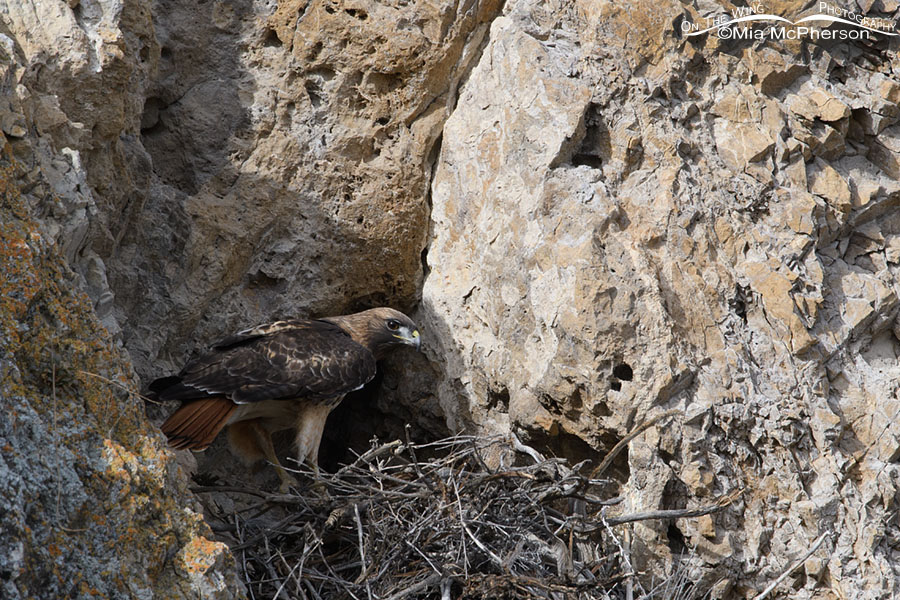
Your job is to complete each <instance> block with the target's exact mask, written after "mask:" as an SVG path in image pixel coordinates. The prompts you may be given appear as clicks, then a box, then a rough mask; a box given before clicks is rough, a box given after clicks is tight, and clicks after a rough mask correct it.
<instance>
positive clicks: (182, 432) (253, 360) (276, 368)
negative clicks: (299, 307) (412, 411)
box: [150, 308, 421, 490]
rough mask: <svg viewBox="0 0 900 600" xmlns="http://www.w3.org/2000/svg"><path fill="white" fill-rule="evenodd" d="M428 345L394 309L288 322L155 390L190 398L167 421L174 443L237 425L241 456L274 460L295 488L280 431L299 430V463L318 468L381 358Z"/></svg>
mask: <svg viewBox="0 0 900 600" xmlns="http://www.w3.org/2000/svg"><path fill="white" fill-rule="evenodd" d="M420 344H421V338H420V337H419V332H418V330H417V329H416V325H415V323H413V322H412V321H411V320H410V318H409V317H407V316H406V315H404V314H403V313H401V312H398V311H396V310H394V309H392V308H373V309H371V310H366V311H363V312H360V313H356V314H352V315H344V316H341V317H328V318H324V319H317V320H295V321H278V322H276V323H270V324H267V325H260V326H259V327H253V328H251V329H245V330H243V331H240V332H238V333H236V334H235V335H233V336H231V337H228V338H225V339H224V340H222V341H220V342H218V343H217V344H214V345H213V346H212V347H211V348H210V350H209V351H208V352H206V353H205V354H203V355H202V356H200V357H199V358H196V359H194V360H192V361H190V362H189V363H187V364H186V365H185V366H184V368H183V369H182V370H181V372H180V373H179V374H178V375H175V376H171V377H163V378H161V379H157V380H156V381H154V382H153V383H151V384H150V391H151V393H153V394H154V395H155V396H156V397H157V398H158V399H159V400H181V401H182V403H183V404H182V406H181V408H179V409H178V410H177V411H175V413H174V414H172V416H170V417H169V418H168V419H167V420H166V422H165V423H163V425H162V431H163V433H165V434H166V437H167V438H168V439H169V444H170V445H171V446H173V447H174V448H178V449H182V448H189V449H191V450H204V449H205V448H206V447H207V446H209V445H210V444H211V443H212V441H213V440H214V439H215V437H216V436H217V435H218V434H219V432H220V431H221V430H222V428H223V427H225V426H226V425H229V428H228V437H229V441H230V442H231V445H232V447H233V448H234V449H235V450H236V451H237V452H238V454H240V455H242V456H243V457H244V458H245V459H247V460H259V459H262V458H266V459H268V460H269V462H271V463H272V464H273V465H275V468H276V469H277V471H278V476H279V477H280V478H281V484H282V485H281V487H282V489H283V490H286V489H287V487H288V486H289V485H291V484H293V483H295V482H294V480H293V479H292V478H291V477H290V476H289V475H288V474H287V473H286V472H285V470H284V469H283V468H282V467H281V464H280V463H279V462H278V458H277V457H276V456H275V450H274V448H273V446H272V438H271V434H272V433H273V432H276V431H280V430H283V429H291V428H294V429H296V432H297V434H296V438H295V442H294V444H295V446H296V450H297V459H298V460H299V461H300V462H301V463H302V462H303V461H308V462H309V463H310V464H311V465H312V466H313V468H314V469H315V468H316V465H317V459H318V454H319V442H320V441H321V440H322V430H323V429H324V427H325V419H326V417H327V416H328V413H330V412H331V411H332V409H334V407H335V406H337V405H338V404H340V402H341V400H342V399H343V397H344V395H345V394H347V393H348V392H352V391H353V390H358V389H359V388H361V387H362V386H364V385H365V384H366V383H368V382H369V381H370V380H371V379H372V378H373V377H374V376H375V361H377V360H378V359H380V358H383V357H384V356H385V355H387V354H388V353H389V352H391V351H392V350H395V349H397V348H400V347H401V346H413V347H415V348H416V349H418V348H419V346H420Z"/></svg>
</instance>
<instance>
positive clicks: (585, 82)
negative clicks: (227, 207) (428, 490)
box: [420, 0, 900, 598]
mask: <svg viewBox="0 0 900 600" xmlns="http://www.w3.org/2000/svg"><path fill="white" fill-rule="evenodd" d="M767 7H768V6H767ZM712 8H713V7H712V6H711V5H709V3H706V4H703V3H697V4H691V3H688V4H684V3H676V2H630V3H618V2H616V3H613V2H593V1H588V0H584V1H576V2H572V3H560V4H558V5H555V4H554V3H536V2H529V1H526V0H523V1H518V2H517V1H511V2H508V3H507V4H506V7H505V10H504V15H503V16H502V17H500V18H498V19H496V20H495V21H494V23H493V25H492V28H491V33H490V42H489V43H488V45H487V47H486V48H485V50H484V53H483V54H482V56H481V59H480V61H479V63H478V65H477V66H476V67H475V68H474V70H473V71H472V74H471V76H470V77H469V78H468V80H467V81H466V83H465V84H464V85H463V86H462V89H461V91H460V94H459V102H458V104H457V107H456V109H455V110H454V112H453V114H452V115H451V116H450V118H449V119H448V121H447V123H446V124H445V126H444V133H443V140H442V146H441V154H440V156H439V159H438V164H437V166H436V171H435V176H434V182H433V186H432V193H433V196H432V202H433V207H434V208H433V212H432V221H433V225H432V231H433V237H432V240H431V244H430V247H429V252H428V265H429V268H430V272H429V274H428V277H427V279H426V281H425V286H424V292H423V301H422V309H421V311H420V312H421V314H423V315H426V316H427V321H426V329H427V330H428V331H429V332H430V334H431V335H432V336H433V337H436V338H437V339H439V340H441V342H440V344H439V345H438V346H437V347H433V346H432V347H431V348H432V350H431V354H430V356H431V357H432V359H433V360H434V361H435V362H436V363H438V364H440V365H441V368H442V371H441V376H440V377H439V382H438V384H437V385H438V390H439V392H438V393H439V397H440V398H441V400H442V403H443V404H442V405H443V406H444V407H445V409H446V412H447V415H448V419H449V420H450V422H451V427H471V424H473V423H474V424H477V426H479V427H483V428H487V429H493V430H500V431H504V430H508V429H512V430H514V431H517V432H519V433H520V434H522V435H523V436H524V437H526V438H528V439H530V440H534V441H539V442H543V443H546V444H549V445H550V446H551V447H555V448H557V449H558V451H560V452H567V453H569V454H570V455H571V454H573V453H574V454H575V455H576V456H580V457H584V458H595V457H596V456H598V455H600V456H602V454H603V452H604V451H605V450H606V449H608V448H609V447H610V444H611V443H614V442H615V441H617V440H618V439H621V438H622V437H624V435H625V434H626V433H627V432H628V431H629V430H630V429H631V428H633V427H634V426H635V425H636V424H639V423H641V422H642V421H644V420H646V419H648V418H652V417H653V416H655V415H657V414H659V413H661V412H663V411H665V410H669V409H676V410H678V414H677V416H676V417H674V418H672V419H670V420H669V421H666V422H664V424H665V426H661V427H658V428H654V429H651V430H650V431H648V432H647V433H646V434H644V435H643V436H641V437H639V438H638V439H636V440H635V441H634V442H632V443H631V446H630V452H629V456H628V477H627V482H626V483H625V486H624V490H625V494H626V502H625V504H624V506H623V507H622V510H624V511H626V512H634V511H639V510H653V509H665V508H684V507H692V506H699V505H702V504H704V503H710V502H711V501H712V500H713V499H714V498H716V497H718V496H721V495H723V494H726V493H729V492H732V491H734V490H736V489H743V490H744V493H743V495H742V496H741V497H740V499H739V500H738V501H737V502H736V503H735V504H734V505H732V507H731V508H730V509H728V510H726V511H724V512H723V513H721V514H718V515H714V516H708V517H704V518H698V519H680V520H677V521H674V522H665V521H664V522H646V523H644V524H640V525H637V526H635V528H634V534H635V539H634V543H633V546H632V547H633V560H634V565H635V568H637V569H638V570H646V571H648V572H655V573H661V572H662V571H663V570H664V569H665V568H667V566H668V565H671V564H672V561H676V562H678V561H679V554H680V553H682V552H684V553H685V555H689V554H691V553H693V554H694V559H692V560H691V565H692V568H696V570H692V571H691V573H692V577H696V578H697V581H700V582H703V585H705V586H706V587H707V588H709V587H711V588H712V590H713V592H712V595H713V597H745V596H746V597H749V596H752V595H755V594H756V593H759V592H760V591H761V590H762V589H763V588H764V587H765V586H766V585H767V583H768V582H770V581H772V580H774V579H775V578H776V577H777V576H778V575H780V574H781V573H782V572H784V571H785V570H786V569H787V568H788V566H789V565H790V564H791V562H792V561H794V560H795V559H797V558H798V557H800V556H802V555H803V554H804V552H805V551H806V550H807V549H808V548H810V547H812V545H813V543H814V541H816V540H817V538H819V536H820V535H822V534H827V536H826V539H825V541H824V542H823V544H822V545H821V546H820V547H819V548H818V550H817V551H816V552H814V553H813V554H812V556H811V557H810V558H809V559H808V560H806V561H805V563H804V564H803V565H802V566H801V567H800V568H799V569H798V570H797V571H795V572H794V573H792V575H791V576H790V577H789V578H788V579H787V581H786V583H783V584H782V585H781V586H780V587H779V588H778V592H780V593H781V594H783V595H784V597H791V598H889V597H896V596H897V595H898V594H900V526H898V517H897V510H898V490H900V464H898V462H900V418H898V416H900V398H898V378H900V365H898V361H897V358H898V355H900V342H898V335H900V329H898V327H897V325H896V323H897V316H898V295H897V293H898V291H900V279H898V274H900V270H898V254H897V250H896V248H897V244H898V239H900V238H898V235H900V219H898V214H900V213H898V211H897V206H898V202H900V183H898V181H897V179H898V174H900V173H898V170H897V154H896V152H897V150H898V147H897V145H896V144H895V141H894V140H895V139H896V138H897V136H898V134H900V125H898V124H897V120H898V116H900V110H898V106H897V101H898V94H900V81H898V76H900V60H898V55H897V43H896V42H891V41H890V39H889V38H887V37H884V36H882V37H881V38H878V37H877V36H873V40H872V41H871V42H868V43H864V44H862V43H856V44H854V43H848V42H831V43H828V42H820V43H811V42H810V43H804V44H800V43H797V42H790V41H788V42H785V43H780V42H777V41H776V42H767V43H760V44H755V43H750V42H730V41H725V40H722V39H720V38H719V37H717V36H715V35H707V36H699V37H694V38H685V37H682V35H681V29H680V27H679V26H680V23H681V21H682V20H687V21H692V22H699V23H703V22H705V19H704V17H706V16H709V15H710V14H711V13H712V14H713V15H715V14H717V11H714V10H712ZM768 8H771V7H768ZM727 9H728V6H725V5H723V8H721V9H720V10H719V11H718V12H725V10H727ZM857 9H858V8H857ZM873 10H874V9H873ZM881 10H885V9H884V7H882V8H881ZM890 10H892V11H895V10H896V4H895V3H893V4H891V8H890ZM774 12H776V13H777V14H783V15H784V16H785V17H786V18H788V19H791V20H796V19H799V18H801V17H802V16H805V15H806V14H809V13H810V12H811V11H803V12H800V11H797V10H796V7H794V8H791V7H790V6H788V3H784V6H781V7H780V10H779V11H774ZM872 14H875V13H874V12H873V13H872ZM894 16H896V13H895V15H894ZM585 443H586V444H585ZM594 453H596V454H594Z"/></svg>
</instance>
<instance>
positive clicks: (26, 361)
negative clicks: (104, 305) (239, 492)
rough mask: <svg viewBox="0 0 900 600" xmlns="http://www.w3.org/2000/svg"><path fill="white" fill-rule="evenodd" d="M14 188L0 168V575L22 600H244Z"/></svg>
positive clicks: (120, 356) (120, 359) (226, 557)
mask: <svg viewBox="0 0 900 600" xmlns="http://www.w3.org/2000/svg"><path fill="white" fill-rule="evenodd" d="M2 163H3V161H2V159H0V165H2ZM13 178H14V170H13V167H12V166H10V165H9V164H7V165H6V166H5V167H2V166H0V405H2V406H0V409H2V410H3V411H4V414H5V415H6V417H7V418H5V419H0V448H2V450H3V459H4V460H3V461H2V462H0V474H2V475H3V479H4V481H7V482H8V483H9V485H8V486H7V487H8V491H9V493H7V494H5V495H3V496H0V512H2V513H4V514H5V515H6V516H5V517H4V522H3V526H4V535H3V536H2V538H0V570H2V571H3V572H4V573H5V572H9V573H10V574H11V576H12V577H11V581H12V582H13V585H14V586H15V588H16V590H17V592H18V595H19V596H21V597H32V596H34V597H38V596H40V597H75V596H78V597H91V596H97V597H134V596H151V595H152V596H154V597H166V598H194V597H198V596H202V597H206V598H222V599H225V598H232V597H234V596H236V595H239V594H240V590H241V585H240V583H238V582H237V580H236V579H235V577H234V574H233V571H232V569H231V567H230V566H229V563H230V561H231V557H230V554H229V553H228V550H227V548H226V547H225V546H224V545H222V544H215V543H213V542H209V541H208V539H207V536H209V535H210V533H209V529H208V528H207V527H206V525H205V524H204V523H203V521H202V519H200V517H199V516H198V515H197V513H195V512H194V510H193V500H192V496H191V495H190V493H189V492H188V491H187V489H186V486H185V482H184V481H183V480H181V479H179V478H178V476H176V474H175V472H174V469H173V468H172V467H171V466H170V462H169V460H170V456H171V455H169V454H168V453H167V451H166V450H165V447H164V441H163V439H162V436H161V435H160V434H159V433H158V432H156V431H155V429H154V428H153V427H152V426H151V425H150V424H149V422H148V421H147V420H146V418H145V416H144V413H143V402H142V400H141V399H140V397H139V395H138V394H137V392H136V388H137V386H136V381H135V378H134V375H133V372H132V370H131V366H130V364H129V362H128V360H127V357H126V356H125V355H124V353H123V352H122V351H121V350H120V349H119V348H118V347H117V346H116V344H115V343H114V342H113V340H112V339H111V338H110V336H109V335H108V333H107V332H106V331H105V329H104V328H103V327H102V326H101V325H100V324H99V322H98V321H97V318H96V316H95V314H94V312H93V307H92V306H91V303H90V301H89V300H88V298H87V297H86V296H85V295H84V294H83V293H81V292H79V291H76V285H75V283H74V280H75V276H74V274H73V273H72V272H71V271H70V270H69V268H68V266H67V265H66V263H65V261H64V260H63V259H62V258H61V256H60V254H59V251H58V249H57V248H56V246H55V245H54V244H53V242H52V241H51V240H50V238H49V237H47V236H45V235H42V234H41V232H40V226H39V224H38V223H37V222H36V221H35V220H34V219H32V218H31V217H30V215H29V211H28V208H27V207H26V205H25V203H24V202H23V200H22V199H21V197H20V196H19V193H18V190H17V188H16V185H15V181H14V179H13ZM204 553H206V554H204ZM176 555H184V556H186V557H189V559H188V560H186V562H185V564H187V565H190V567H191V568H190V569H186V570H185V569H182V568H180V567H179V566H177V565H175V564H173V563H172V561H171V557H172V556H176ZM111 565H116V567H115V568H112V569H110V568H109V566H111ZM204 565H205V566H204ZM213 565H215V569H214V571H215V572H213V571H210V567H212V566H213Z"/></svg>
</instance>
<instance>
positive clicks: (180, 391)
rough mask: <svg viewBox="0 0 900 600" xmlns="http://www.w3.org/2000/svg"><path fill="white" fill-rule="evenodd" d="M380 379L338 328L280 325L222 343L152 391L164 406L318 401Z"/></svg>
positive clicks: (361, 349)
mask: <svg viewBox="0 0 900 600" xmlns="http://www.w3.org/2000/svg"><path fill="white" fill-rule="evenodd" d="M374 376H375V357H374V356H373V355H372V353H371V352H369V351H368V350H367V349H366V348H364V347H363V346H362V345H360V344H358V343H356V342H354V341H353V339H351V338H350V336H349V335H348V334H347V333H345V332H344V331H343V330H342V329H341V328H339V327H338V326H337V325H334V324H332V323H328V322H325V321H280V322H278V323H271V324H268V325H261V326H259V327H255V328H252V329H247V330H244V331H241V332H239V333H237V334H235V335H233V336H231V337H229V338H226V339H224V340H222V341H221V342H219V343H217V344H215V345H213V347H212V348H211V349H210V350H209V351H208V352H207V353H206V354H203V355H202V356H200V357H199V358H196V359H194V360H192V361H191V362H189V363H188V364H187V365H185V367H184V369H182V370H181V373H179V374H178V375H177V376H175V377H167V378H164V379H162V380H158V382H159V384H158V385H157V382H154V384H151V390H153V391H155V392H157V394H158V397H159V399H160V400H184V401H190V400H200V399H204V398H209V397H212V396H226V397H228V398H230V399H231V400H232V401H234V402H236V403H237V404H246V403H250V402H260V401H262V400H278V399H285V400H286V399H293V398H303V399H307V400H313V401H316V400H328V399H331V398H338V397H341V396H343V395H344V394H346V393H347V392H351V391H353V390H355V389H358V388H360V387H362V386H363V385H365V384H366V383H368V382H369V381H370V380H371V379H372V377H374ZM154 388H155V389H154Z"/></svg>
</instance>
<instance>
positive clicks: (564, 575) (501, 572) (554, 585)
mask: <svg viewBox="0 0 900 600" xmlns="http://www.w3.org/2000/svg"><path fill="white" fill-rule="evenodd" d="M498 444H507V446H508V452H507V456H515V457H516V460H515V463H514V464H515V466H513V465H504V466H501V467H499V468H494V469H492V468H488V466H487V465H486V464H485V461H484V460H483V457H484V456H487V455H490V454H493V455H494V456H496V452H493V451H494V450H496V448H497V445H498ZM513 448H514V449H513ZM425 457H427V458H425ZM582 471H584V469H580V468H578V466H576V467H574V468H573V467H570V466H568V465H567V464H566V463H565V461H564V460H561V459H547V458H544V457H543V456H541V455H540V454H538V453H537V452H535V451H534V450H532V449H530V448H527V447H525V446H522V445H521V444H519V443H518V442H517V441H515V443H514V444H513V446H509V445H508V442H507V441H505V440H500V439H485V438H475V437H465V436H459V437H454V438H450V439H446V440H442V441H438V442H433V443H429V444H411V443H409V442H406V443H401V442H399V441H395V442H392V443H388V444H375V443H373V445H372V448H371V449H370V450H369V451H368V452H366V453H365V454H363V455H362V456H360V457H358V458H357V459H356V460H355V461H354V462H353V463H352V464H350V465H347V466H345V467H343V468H342V469H341V470H340V471H338V472H337V473H334V474H323V475H322V476H321V478H320V483H319V485H318V486H313V487H311V488H309V489H308V490H306V492H305V493H301V494H269V493H265V492H261V491H259V490H253V489H242V488H226V487H199V488H195V491H196V492H198V493H200V494H201V497H203V496H206V495H207V494H208V493H210V492H216V493H222V492H226V493H227V494H229V495H231V496H234V495H235V494H237V495H245V496H244V497H245V498H252V501H251V502H249V503H247V504H246V505H245V506H244V507H243V508H242V509H240V510H238V509H236V508H234V507H232V508H231V509H230V510H223V509H221V508H220V507H218V506H214V505H215V504H216V503H215V502H211V501H207V502H205V504H206V507H207V516H208V518H210V520H211V524H212V525H213V527H214V529H215V530H217V532H218V533H219V534H220V535H221V536H222V537H223V539H225V540H226V541H227V542H228V543H229V544H230V545H231V547H232V549H233V551H234V553H235V556H236V558H237V561H238V564H239V567H240V568H241V569H242V571H243V574H244V577H245V581H246V584H247V586H248V589H249V592H250V596H251V597H252V598H254V599H263V598H266V599H268V598H307V599H315V600H319V599H329V600H331V599H340V598H356V599H360V600H361V599H366V600H370V599H376V598H377V599H381V600H385V599H390V600H400V599H401V598H409V599H412V598H440V599H441V600H444V599H451V598H452V599H454V600H455V599H459V598H466V599H469V598H472V599H474V598H492V599H500V598H510V599H525V598H548V599H549V598H553V599H556V598H566V599H572V600H575V599H579V600H580V599H603V600H608V599H613V598H628V597H636V598H646V599H649V598H661V597H668V598H674V597H678V598H685V599H686V598H692V597H696V596H697V594H695V593H694V592H693V591H692V590H691V589H690V588H691V583H690V581H688V580H687V578H685V577H683V576H682V577H681V580H680V581H675V580H674V579H672V580H671V581H667V582H664V585H665V586H667V587H658V588H656V589H651V590H644V589H643V588H641V587H640V585H638V584H636V583H635V582H634V581H633V580H632V577H631V575H632V574H631V572H630V567H629V562H628V560H627V556H624V555H623V551H624V549H623V546H622V541H621V539H619V537H618V536H619V535H621V534H622V531H619V533H618V534H617V533H616V531H615V529H616V527H615V524H616V523H625V522H630V521H634V520H638V519H650V518H673V517H677V516H679V515H678V514H676V513H679V512H685V513H687V512H688V511H663V512H665V513H666V514H662V515H660V514H658V513H653V514H651V513H647V514H644V515H626V516H619V517H616V518H606V517H605V516H604V509H605V507H606V506H608V505H610V504H615V503H617V502H618V499H616V498H604V497H602V493H601V492H602V490H607V489H612V488H611V487H610V486H609V482H606V481H603V480H596V479H589V475H582V474H580V473H581V472H582ZM307 475H308V476H310V477H311V476H312V474H311V473H308V474H307ZM325 490H327V492H326V491H325ZM731 500H733V496H732V497H731V498H726V499H725V501H723V502H720V503H717V504H716V505H713V506H710V507H707V508H705V509H702V510H700V511H696V510H695V511H690V512H691V514H697V513H698V512H700V513H704V514H705V513H708V512H714V511H716V510H720V509H721V508H722V507H724V506H725V505H726V504H727V503H728V502H730V501H731ZM276 514H277V517H273V515H276ZM617 529H620V530H621V529H623V528H621V527H618V528H617ZM676 587H677V589H674V588H676ZM670 588H672V589H670Z"/></svg>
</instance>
